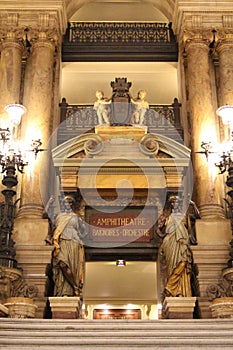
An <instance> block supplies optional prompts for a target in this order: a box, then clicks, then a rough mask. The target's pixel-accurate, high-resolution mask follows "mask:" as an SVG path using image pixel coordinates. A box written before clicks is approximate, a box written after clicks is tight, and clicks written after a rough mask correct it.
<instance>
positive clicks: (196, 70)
mask: <svg viewBox="0 0 233 350" xmlns="http://www.w3.org/2000/svg"><path fill="white" fill-rule="evenodd" d="M208 44H209V40H208V38H205V33H204V34H203V33H202V32H201V31H200V30H196V31H195V30H193V31H192V32H188V31H187V32H186V33H185V49H186V53H187V65H188V68H187V69H188V77H187V78H188V91H189V98H188V100H189V111H190V124H191V147H192V160H193V171H194V179H195V198H196V202H197V205H198V207H199V209H200V213H201V216H202V218H204V217H206V218H208V217H213V218H220V217H224V212H223V208H222V197H223V196H222V195H221V185H220V180H219V178H218V177H217V171H216V169H215V166H214V163H211V159H210V158H211V157H209V161H207V159H206V157H205V156H204V155H202V154H199V153H196V152H198V151H200V150H201V148H200V147H201V143H202V142H209V141H211V142H212V144H216V142H217V141H218V139H219V127H218V120H217V117H216V113H215V108H214V105H213V101H214V98H213V90H212V88H211V76H210V61H209V46H208Z"/></svg>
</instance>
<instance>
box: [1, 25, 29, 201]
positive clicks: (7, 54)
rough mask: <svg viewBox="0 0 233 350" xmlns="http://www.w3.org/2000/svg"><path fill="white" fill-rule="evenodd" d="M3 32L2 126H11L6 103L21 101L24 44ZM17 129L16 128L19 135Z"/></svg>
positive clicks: (14, 36)
mask: <svg viewBox="0 0 233 350" xmlns="http://www.w3.org/2000/svg"><path fill="white" fill-rule="evenodd" d="M4 33H5V30H4V31H2V32H1V34H2V36H3V38H4V39H3V41H2V43H1V46H0V49H1V55H0V116H1V121H0V127H1V128H6V127H9V126H10V125H9V121H8V115H7V113H6V112H5V111H4V108H5V106H6V105H8V104H11V103H19V102H20V100H19V99H20V87H21V73H22V53H23V44H22V42H20V41H19V40H18V39H17V38H16V33H15V32H14V31H9V32H7V33H5V35H4ZM17 132H18V131H17V129H15V130H14V133H15V135H17ZM2 190H3V185H2V183H1V182H0V200H1V201H3V200H4V198H3V195H2V193H1V192H2Z"/></svg>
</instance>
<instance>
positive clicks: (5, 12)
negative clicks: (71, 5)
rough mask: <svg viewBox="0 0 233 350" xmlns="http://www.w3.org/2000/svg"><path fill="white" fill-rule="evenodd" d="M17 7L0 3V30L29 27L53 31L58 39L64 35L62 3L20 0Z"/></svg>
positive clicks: (65, 20)
mask: <svg viewBox="0 0 233 350" xmlns="http://www.w3.org/2000/svg"><path fill="white" fill-rule="evenodd" d="M18 6H20V7H18V8H17V3H15V2H14V4H11V1H7V2H4V4H1V3H0V28H1V27H2V28H9V27H14V28H15V27H24V28H27V27H28V26H30V27H33V28H35V29H38V30H40V31H43V30H47V29H48V28H49V29H52V30H55V31H56V32H57V35H58V36H59V37H62V35H63V34H64V33H65V31H66V27H67V17H66V9H65V4H64V1H62V0H57V1H56V0H53V1H51V0H47V1H45V0H44V1H38V0H33V1H31V2H28V1H25V0H21V1H20V3H19V4H18Z"/></svg>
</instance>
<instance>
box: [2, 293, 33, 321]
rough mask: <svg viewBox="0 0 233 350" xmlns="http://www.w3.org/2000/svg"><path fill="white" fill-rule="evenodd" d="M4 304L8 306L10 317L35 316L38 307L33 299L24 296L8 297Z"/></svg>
mask: <svg viewBox="0 0 233 350" xmlns="http://www.w3.org/2000/svg"><path fill="white" fill-rule="evenodd" d="M4 306H5V307H7V308H8V313H9V316H8V317H10V318H34V317H35V314H36V309H37V306H36V305H35V303H34V301H33V300H32V299H30V298H24V297H12V298H8V299H7V301H6V303H5V304H4Z"/></svg>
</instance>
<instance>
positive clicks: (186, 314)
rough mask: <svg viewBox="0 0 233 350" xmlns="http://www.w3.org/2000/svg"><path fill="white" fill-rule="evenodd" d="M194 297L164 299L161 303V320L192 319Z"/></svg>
mask: <svg viewBox="0 0 233 350" xmlns="http://www.w3.org/2000/svg"><path fill="white" fill-rule="evenodd" d="M195 304H196V297H166V298H165V300H164V302H163V318H169V319H170V318H179V319H184V318H185V319H187V318H188V319H190V318H193V311H194V307H195Z"/></svg>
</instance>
